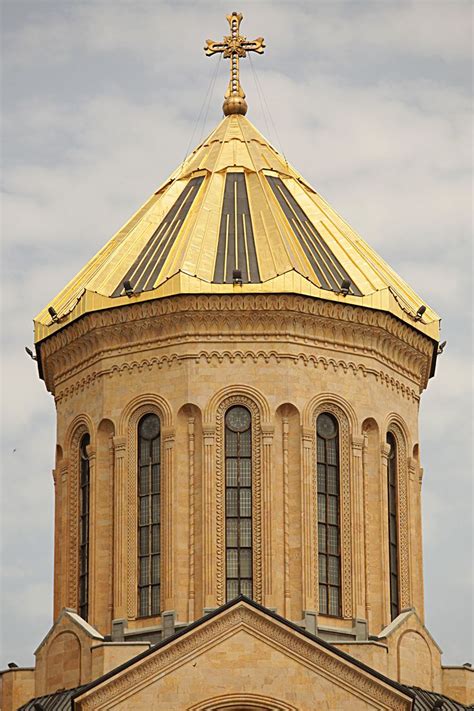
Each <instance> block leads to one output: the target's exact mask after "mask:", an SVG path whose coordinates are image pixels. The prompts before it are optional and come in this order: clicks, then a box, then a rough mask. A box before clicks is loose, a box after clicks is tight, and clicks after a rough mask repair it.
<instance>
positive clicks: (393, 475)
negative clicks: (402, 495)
mask: <svg viewBox="0 0 474 711" xmlns="http://www.w3.org/2000/svg"><path fill="white" fill-rule="evenodd" d="M387 444H388V445H389V446H390V452H389V455H388V476H387V487H388V546H389V570H390V615H391V619H392V620H394V619H395V617H397V615H398V614H399V613H400V602H399V596H398V511H397V509H398V500H397V468H398V463H397V443H396V441H395V437H394V436H393V434H392V433H391V432H388V433H387Z"/></svg>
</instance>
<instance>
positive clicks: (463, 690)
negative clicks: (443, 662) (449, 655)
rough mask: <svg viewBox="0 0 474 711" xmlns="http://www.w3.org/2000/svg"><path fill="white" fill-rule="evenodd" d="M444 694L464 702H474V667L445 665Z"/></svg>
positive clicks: (443, 673) (443, 669)
mask: <svg viewBox="0 0 474 711" xmlns="http://www.w3.org/2000/svg"><path fill="white" fill-rule="evenodd" d="M442 680H443V694H446V696H450V697H451V698H453V699H456V701H460V702H461V703H463V704H466V705H469V704H474V669H472V668H470V667H443V668H442Z"/></svg>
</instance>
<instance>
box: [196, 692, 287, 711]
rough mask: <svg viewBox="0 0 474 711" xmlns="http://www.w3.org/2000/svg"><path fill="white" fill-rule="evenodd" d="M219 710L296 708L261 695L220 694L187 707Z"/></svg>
mask: <svg viewBox="0 0 474 711" xmlns="http://www.w3.org/2000/svg"><path fill="white" fill-rule="evenodd" d="M220 709H230V710H232V709H234V711H239V709H246V711H297V708H296V706H292V705H290V704H287V703H286V702H285V701H281V700H280V699H275V698H273V697H270V696H266V695H265V696H264V695H263V694H248V693H238V694H222V695H219V696H213V697H211V698H208V699H205V700H204V701H200V702H199V703H197V704H193V705H192V706H188V709H187V711H220Z"/></svg>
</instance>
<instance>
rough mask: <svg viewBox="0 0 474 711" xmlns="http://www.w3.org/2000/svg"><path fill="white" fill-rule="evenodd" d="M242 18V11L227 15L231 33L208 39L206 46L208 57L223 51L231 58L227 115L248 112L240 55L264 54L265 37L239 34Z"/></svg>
mask: <svg viewBox="0 0 474 711" xmlns="http://www.w3.org/2000/svg"><path fill="white" fill-rule="evenodd" d="M242 18H243V15H242V13H240V12H238V13H237V12H233V13H232V15H227V21H228V23H229V27H230V35H228V36H226V37H224V40H223V41H222V42H213V41H212V40H206V46H205V47H204V51H205V53H206V54H207V56H208V57H210V56H211V55H212V54H217V53H218V52H222V55H223V57H224V58H225V59H230V81H229V86H228V87H227V91H226V93H225V98H224V104H223V106H222V109H223V111H224V114H225V115H226V116H229V114H243V115H245V114H246V113H247V102H246V101H245V93H244V90H243V89H242V86H241V84H240V74H239V59H240V57H246V56H247V52H258V53H259V54H263V50H264V47H265V42H264V41H263V37H257V39H256V40H253V41H249V40H247V38H246V37H244V36H243V35H241V34H239V30H240V23H241V22H242Z"/></svg>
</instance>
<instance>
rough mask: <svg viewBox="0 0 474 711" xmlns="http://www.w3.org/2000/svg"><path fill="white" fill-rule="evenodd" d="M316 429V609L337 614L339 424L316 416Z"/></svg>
mask: <svg viewBox="0 0 474 711" xmlns="http://www.w3.org/2000/svg"><path fill="white" fill-rule="evenodd" d="M316 432H317V487H316V488H317V493H318V568H319V612H320V614H322V615H331V616H333V617H340V616H341V542H340V540H341V524H340V488H339V479H340V472H339V427H338V423H337V420H336V418H335V417H333V416H332V415H329V414H327V413H325V412H324V413H322V414H321V415H319V417H318V420H317V423H316Z"/></svg>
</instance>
